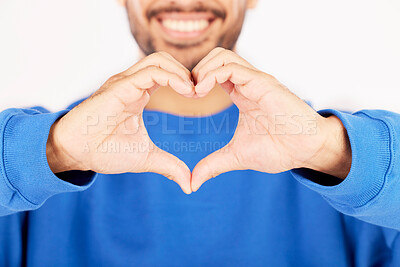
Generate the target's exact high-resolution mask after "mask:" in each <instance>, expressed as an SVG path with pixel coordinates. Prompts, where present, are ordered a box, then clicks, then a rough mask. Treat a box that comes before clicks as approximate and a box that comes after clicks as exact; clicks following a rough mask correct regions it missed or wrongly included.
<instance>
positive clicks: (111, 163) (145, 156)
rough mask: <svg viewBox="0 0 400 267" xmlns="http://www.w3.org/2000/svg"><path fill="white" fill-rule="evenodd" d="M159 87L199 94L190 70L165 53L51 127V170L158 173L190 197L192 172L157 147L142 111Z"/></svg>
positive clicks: (105, 87)
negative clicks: (195, 89)
mask: <svg viewBox="0 0 400 267" xmlns="http://www.w3.org/2000/svg"><path fill="white" fill-rule="evenodd" d="M159 86H170V87H171V88H173V89H174V90H175V91H176V92H178V93H179V94H182V95H184V96H187V97H193V96H194V86H193V83H192V82H191V75H190V72H189V71H188V70H187V69H186V68H185V67H184V66H183V65H182V64H180V63H179V62H177V61H176V60H175V59H174V58H173V57H172V56H170V55H169V54H167V53H164V52H160V53H156V54H153V55H150V56H148V57H146V58H144V59H143V60H141V61H140V62H138V63H137V64H136V65H134V66H133V67H131V68H130V69H128V70H126V71H124V72H122V73H120V74H118V75H115V76H113V77H111V78H110V79H109V80H108V81H107V82H106V83H105V84H104V85H103V86H102V87H101V88H100V89H99V90H98V91H97V92H95V93H94V94H93V95H92V96H91V97H90V98H88V99H87V100H85V101H83V102H82V103H81V104H80V105H78V106H77V107H75V108H74V109H72V110H71V111H70V112H68V113H67V114H66V115H65V116H64V117H62V118H61V119H60V120H58V121H57V122H56V123H55V124H54V125H53V127H52V128H51V131H50V135H49V139H48V142H47V156H48V162H49V165H50V168H51V169H52V171H53V172H54V173H57V172H63V171H68V170H92V171H94V172H98V173H104V174H116V173H125V172H135V173H137V172H155V173H159V174H162V175H164V176H166V177H168V178H169V179H172V180H174V181H175V182H176V183H178V184H179V185H180V186H181V188H182V190H183V191H184V192H185V193H188V194H189V193H191V188H190V178H191V173H190V170H189V168H188V167H187V166H186V164H185V163H183V162H182V161H181V160H179V159H178V158H177V157H175V156H173V155H171V154H169V153H167V152H165V151H163V150H161V149H159V148H158V147H156V146H155V145H154V143H153V142H152V141H151V140H150V137H149V136H148V134H147V131H146V128H145V126H144V124H143V118H142V112H143V108H144V107H145V105H146V104H147V103H148V101H149V98H150V95H151V93H152V92H153V91H154V90H156V89H157V88H158V87H159ZM117 147H118V148H119V149H116V148H117Z"/></svg>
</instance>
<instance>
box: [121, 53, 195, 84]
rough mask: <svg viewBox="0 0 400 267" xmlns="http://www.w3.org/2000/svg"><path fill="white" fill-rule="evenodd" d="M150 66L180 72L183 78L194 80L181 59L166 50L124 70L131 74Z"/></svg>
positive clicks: (126, 73) (125, 72)
mask: <svg viewBox="0 0 400 267" xmlns="http://www.w3.org/2000/svg"><path fill="white" fill-rule="evenodd" d="M148 66H156V67H159V68H161V69H164V70H166V71H168V72H171V73H176V74H178V75H179V76H180V77H181V78H182V79H183V80H185V81H188V82H190V83H191V82H192V80H191V73H190V71H189V70H188V69H187V68H186V67H185V66H183V65H182V64H181V63H180V62H179V61H177V60H176V59H175V58H174V57H172V56H171V55H170V54H168V53H166V52H158V53H154V54H151V55H149V56H147V57H145V58H143V59H142V60H141V61H139V62H138V63H137V64H135V65H134V66H132V67H130V68H129V69H127V70H126V71H124V72H122V74H123V75H126V76H127V75H131V74H133V73H135V72H137V71H139V70H142V69H144V68H146V67H148Z"/></svg>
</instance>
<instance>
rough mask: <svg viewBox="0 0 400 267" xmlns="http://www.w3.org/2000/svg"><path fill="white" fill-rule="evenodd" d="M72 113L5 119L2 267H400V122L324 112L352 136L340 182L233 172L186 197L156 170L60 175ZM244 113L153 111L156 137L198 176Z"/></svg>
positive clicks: (14, 114)
mask: <svg viewBox="0 0 400 267" xmlns="http://www.w3.org/2000/svg"><path fill="white" fill-rule="evenodd" d="M74 105H76V103H75V104H74ZM74 105H72V106H71V107H70V108H72V107H73V106H74ZM68 110H69V109H66V110H63V111H60V112H57V113H49V112H48V111H46V110H45V109H43V108H32V109H8V110H5V111H3V112H1V113H0V138H1V139H0V140H1V143H0V152H1V153H0V216H1V217H0V266H41V267H42V266H335V267H338V266H353V265H355V266H390V265H393V266H400V240H399V238H398V233H399V230H400V173H399V171H400V154H399V152H400V148H399V141H400V115H397V114H394V113H390V112H386V111H379V110H370V111H361V112H357V113H355V114H347V113H341V112H338V111H335V110H324V111H321V112H320V113H321V114H323V115H325V116H328V115H329V114H334V115H336V116H338V117H339V118H340V119H341V121H342V122H343V124H344V126H345V127H346V129H347V132H348V135H349V138H350V143H351V148H352V166H351V171H350V173H349V175H348V177H347V178H346V179H345V180H344V181H343V182H340V181H339V180H338V179H337V178H335V177H331V176H328V175H324V174H322V173H318V172H315V171H312V170H306V169H297V170H293V171H291V172H284V173H280V174H267V173H261V172H256V171H233V172H229V173H225V174H222V175H220V176H219V177H217V178H216V179H212V180H210V181H209V182H207V183H206V184H204V185H203V187H202V188H201V189H200V190H199V191H198V192H196V193H194V194H192V195H185V194H184V193H182V192H181V190H180V188H179V187H178V186H177V185H176V184H175V183H174V182H172V181H169V180H168V179H166V178H163V177H162V176H161V175H158V174H154V173H141V174H133V173H125V174H119V175H104V174H95V173H92V172H79V171H73V172H66V173H61V174H59V175H57V176H56V175H54V174H53V173H52V172H51V170H50V168H49V166H48V163H47V159H46V141H47V137H48V133H49V129H50V127H51V125H52V124H53V123H54V121H55V120H57V119H58V118H59V117H61V116H63V115H64V114H65V113H66V112H68ZM237 118H238V109H237V108H236V107H235V106H232V107H230V108H228V109H227V110H224V111H223V112H220V113H218V114H215V115H213V116H209V117H201V118H187V117H186V118H185V117H178V116H173V115H170V114H165V113H160V112H154V111H145V112H144V120H145V123H146V127H147V129H148V132H149V135H150V137H151V138H152V140H153V141H154V142H155V143H156V144H157V145H158V146H159V147H161V148H163V149H165V150H166V151H168V152H170V153H172V154H174V155H176V156H177V157H179V158H180V159H182V160H183V161H184V162H185V163H186V164H187V165H188V166H189V168H190V169H193V167H194V166H195V164H196V163H197V162H198V161H199V160H200V159H202V158H203V157H205V156H206V155H208V154H210V153H211V152H213V151H215V150H217V149H219V148H221V147H223V146H224V145H225V144H226V143H227V142H228V141H229V140H230V139H231V137H232V136H233V133H234V130H235V127H236V123H237ZM103 149H118V148H103ZM265 149H268V148H265Z"/></svg>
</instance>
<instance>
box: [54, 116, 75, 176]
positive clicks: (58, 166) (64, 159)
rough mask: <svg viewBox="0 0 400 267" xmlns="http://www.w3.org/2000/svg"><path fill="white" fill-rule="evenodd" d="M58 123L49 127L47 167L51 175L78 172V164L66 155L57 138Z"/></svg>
mask: <svg viewBox="0 0 400 267" xmlns="http://www.w3.org/2000/svg"><path fill="white" fill-rule="evenodd" d="M59 122H60V120H58V121H56V122H55V123H54V124H53V125H52V126H51V128H50V132H49V136H48V139H47V144H46V156H47V162H48V164H49V167H50V169H51V171H52V172H53V173H60V172H66V171H72V170H79V169H80V168H79V166H78V164H76V161H75V160H73V159H72V157H70V156H69V155H68V153H66V151H65V149H64V148H63V145H62V144H61V142H60V140H59V138H58V137H57V126H58V123H59Z"/></svg>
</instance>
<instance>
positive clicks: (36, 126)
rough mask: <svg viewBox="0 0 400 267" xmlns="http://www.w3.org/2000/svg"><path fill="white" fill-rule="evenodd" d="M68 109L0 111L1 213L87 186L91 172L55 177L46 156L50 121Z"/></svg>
mask: <svg viewBox="0 0 400 267" xmlns="http://www.w3.org/2000/svg"><path fill="white" fill-rule="evenodd" d="M68 111H69V110H63V111H60V112H56V113H49V112H48V111H46V110H45V109H43V108H39V107H36V108H31V109H7V110H5V111H3V112H1V113H0V140H1V143H0V216H4V215H9V214H12V213H16V212H20V211H27V210H33V209H37V208H39V207H40V206H41V205H42V204H43V203H44V202H45V201H46V200H47V199H48V198H49V197H51V196H53V195H55V194H59V193H63V192H75V191H81V190H85V189H86V188H88V187H89V186H90V185H91V184H92V183H93V181H94V180H95V174H94V173H93V172H68V173H63V174H60V175H58V176H56V175H55V174H54V173H53V172H52V171H51V169H50V167H49V165H48V162H47V156H46V143H47V139H48V134H49V130H50V127H51V126H52V124H53V123H54V122H55V121H56V120H57V119H58V118H60V117H61V116H63V115H64V114H65V113H67V112H68Z"/></svg>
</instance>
